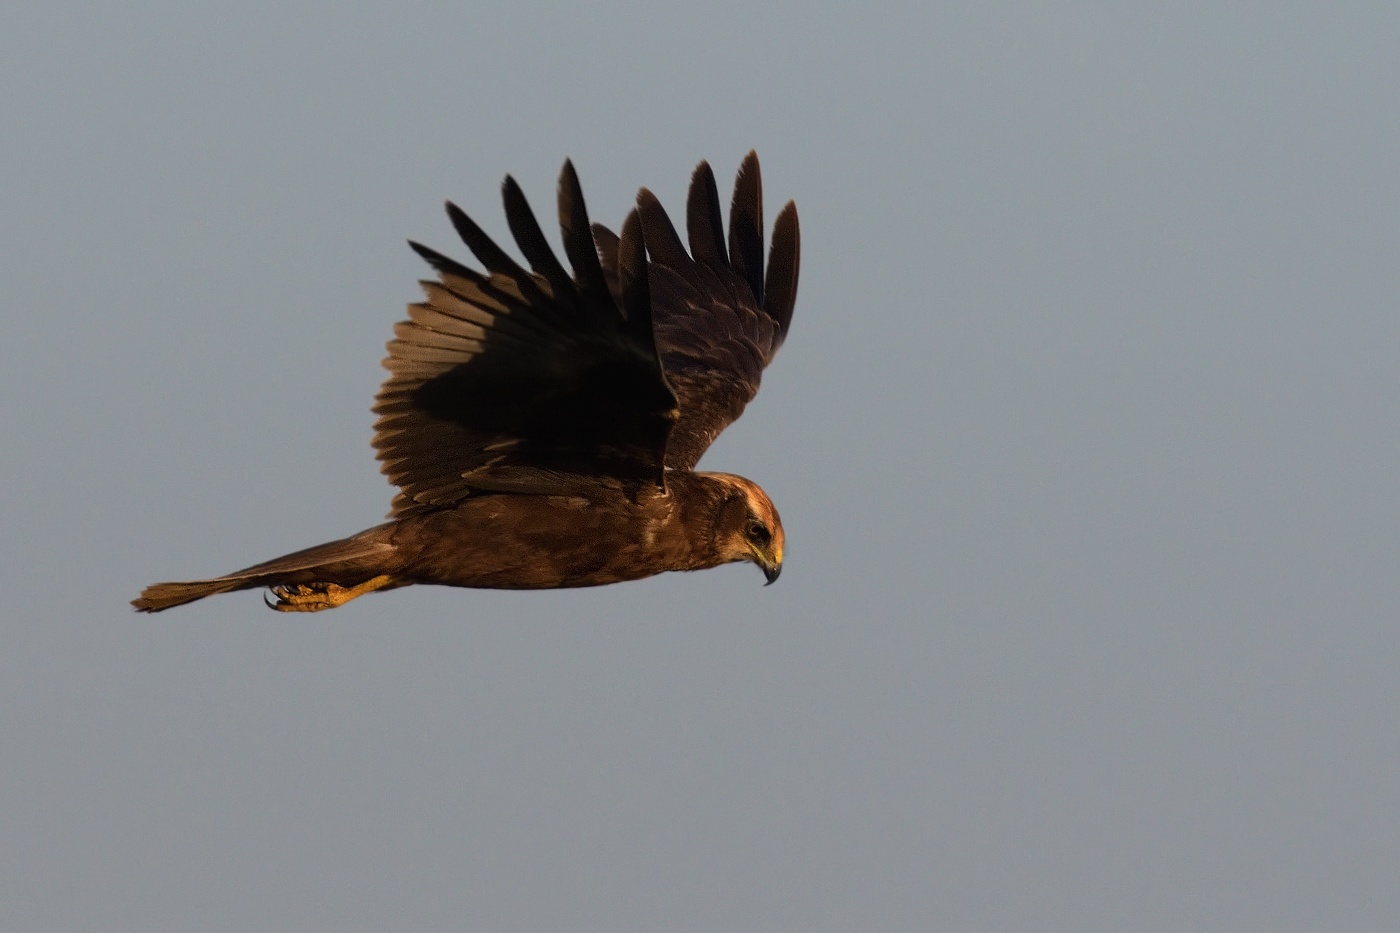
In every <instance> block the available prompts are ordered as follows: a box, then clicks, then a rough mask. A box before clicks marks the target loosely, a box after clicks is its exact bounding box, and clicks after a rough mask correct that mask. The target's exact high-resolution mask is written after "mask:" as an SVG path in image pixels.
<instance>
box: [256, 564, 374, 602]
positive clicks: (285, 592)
mask: <svg viewBox="0 0 1400 933" xmlns="http://www.w3.org/2000/svg"><path fill="white" fill-rule="evenodd" d="M392 585H394V578H393V577H391V576H389V575H388V574H387V573H385V574H380V575H379V576H377V577H371V578H370V579H368V580H366V581H365V582H364V583H360V584H357V585H355V586H338V585H336V584H334V583H291V584H287V585H286V586H274V587H270V588H269V589H271V590H272V595H273V596H276V597H277V602H275V603H274V602H271V601H270V600H268V599H267V598H266V597H264V598H263V602H265V603H267V605H268V608H270V609H276V610H277V611H278V612H320V611H321V610H322V609H334V608H335V607H336V606H343V605H345V604H346V603H348V602H349V601H350V600H352V599H354V598H355V597H356V596H363V595H365V594H366V593H373V592H374V591H375V590H382V589H384V588H385V587H386V586H392Z"/></svg>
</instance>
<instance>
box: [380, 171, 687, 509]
mask: <svg viewBox="0 0 1400 933" xmlns="http://www.w3.org/2000/svg"><path fill="white" fill-rule="evenodd" d="M503 196H504V200H505V210H506V219H507V221H508V222H509V224H510V230H511V233H512V235H513V236H514V237H515V241H516V244H517V246H518V247H519V248H520V252H521V253H522V254H523V255H524V257H525V259H526V261H527V262H528V263H529V264H530V269H529V270H526V269H524V268H523V267H521V266H520V265H519V264H517V263H516V262H515V260H514V259H512V258H511V257H510V256H509V255H507V254H506V253H505V251H504V250H502V249H501V248H500V247H499V246H497V245H496V244H495V243H494V242H493V241H492V240H491V238H490V237H489V236H487V235H486V233H485V232H484V231H482V229H481V228H480V227H478V226H477V225H476V224H475V223H474V222H473V221H472V220H471V218H470V217H468V216H467V215H466V214H465V213H463V212H462V211H461V210H460V209H458V208H457V206H456V205H454V204H452V203H450V202H449V203H448V205H447V213H448V216H449V217H450V218H451V220H452V224H453V226H454V227H455V228H456V229H457V232H458V234H459V235H460V236H461V237H462V240H463V241H464V242H465V243H466V244H467V246H468V247H470V249H471V251H472V252H473V253H474V254H475V255H476V258H477V259H478V260H479V261H480V262H481V264H482V265H483V266H484V267H485V268H486V272H485V273H481V272H476V271H474V270H472V269H469V268H467V267H466V266H463V265H461V264H460V263H458V262H456V261H455V260H453V259H449V258H448V257H446V256H443V255H442V254H440V253H437V252H435V251H434V250H431V249H429V248H427V247H425V246H421V245H419V244H417V243H410V244H409V245H410V246H412V247H413V249H414V250H415V251H416V252H417V253H418V254H419V255H420V256H422V257H423V258H424V259H426V260H427V261H428V262H429V263H430V264H431V265H432V266H433V268H434V269H436V270H437V272H438V274H439V279H438V281H435V282H434V281H425V282H422V283H421V284H422V286H423V290H424V292H425V293H426V300H424V301H422V302H420V303H418V304H413V305H409V307H408V320H406V321H401V322H399V323H398V324H396V325H395V326H394V334H395V339H394V340H391V341H390V342H389V344H388V349H389V356H388V357H387V358H386V359H385V360H384V367H385V368H386V369H388V370H389V373H390V375H389V378H388V379H387V380H386V381H385V383H384V385H383V386H382V387H381V388H380V390H379V394H378V395H377V396H376V397H375V404H374V411H375V413H377V414H378V415H379V419H378V420H377V421H376V422H375V436H374V447H375V449H376V451H377V455H378V459H379V460H380V461H382V467H381V469H382V471H383V472H384V473H385V474H387V475H388V477H389V479H390V480H391V481H392V482H393V483H394V484H395V485H397V486H398V487H399V489H400V492H399V494H398V495H397V496H395V498H394V503H393V509H392V511H391V512H390V515H391V516H401V515H404V514H409V513H412V512H415V511H421V510H425V509H429V508H433V507H437V506H443V505H449V504H451V503H453V502H456V501H459V500H460V499H462V498H464V497H465V496H468V495H470V494H471V493H472V492H474V491H480V490H510V491H520V492H567V491H569V490H570V489H572V488H578V487H579V486H580V485H585V486H586V485H589V484H596V483H598V482H604V483H626V482H638V481H641V482H654V483H657V484H664V470H663V463H664V457H665V450H666V443H667V437H668V435H669V433H670V431H671V429H672V426H673V424H674V423H675V419H676V417H677V413H676V407H677V400H676V396H675V394H674V393H673V392H672V390H671V388H670V386H669V385H668V384H667V382H666V378H665V376H664V374H663V371H662V367H661V363H660V360H659V358H658V354H657V350H656V344H655V341H654V338H653V326H654V325H653V320H652V310H651V298H650V294H649V286H648V274H647V262H646V253H645V250H644V248H643V245H642V232H641V222H640V219H639V216H638V212H637V211H633V212H632V213H631V214H630V215H629V216H628V218H627V221H626V223H625V224H624V225H623V228H622V236H621V239H620V240H619V241H618V242H616V243H615V244H614V245H615V248H616V252H615V255H616V259H615V261H614V265H613V269H611V270H610V276H606V277H605V275H604V272H603V268H602V266H601V264H600V262H599V257H598V253H597V251H596V249H595V245H594V243H593V239H592V236H591V235H590V229H589V223H588V213H587V210H586V209H585V207H584V202H583V193H582V191H581V190H580V188H579V183H578V176H577V174H576V173H575V172H574V168H573V165H572V164H571V163H569V162H565V163H564V169H563V171H562V172H561V174H560V177H559V225H560V228H561V231H562V236H563V243H564V250H565V253H566V255H567V257H568V259H569V262H570V265H571V266H572V267H573V273H572V275H571V274H570V273H569V272H567V271H566V270H565V269H564V267H563V265H561V264H560V262H559V260H558V258H557V257H556V256H555V254H554V251H553V250H552V249H551V248H550V246H549V243H548V241H547V240H546V239H545V237H544V233H543V231H541V229H540V226H539V223H538V222H537V221H536V220H535V216H534V214H533V213H532V212H531V210H530V206H529V204H528V203H527V202H526V200H525V196H524V195H523V194H522V193H521V191H520V188H519V186H518V185H517V184H516V183H515V181H514V179H512V178H510V177H507V178H506V180H505V185H504V188H503ZM609 278H611V279H612V282H613V283H614V285H615V288H610V286H609Z"/></svg>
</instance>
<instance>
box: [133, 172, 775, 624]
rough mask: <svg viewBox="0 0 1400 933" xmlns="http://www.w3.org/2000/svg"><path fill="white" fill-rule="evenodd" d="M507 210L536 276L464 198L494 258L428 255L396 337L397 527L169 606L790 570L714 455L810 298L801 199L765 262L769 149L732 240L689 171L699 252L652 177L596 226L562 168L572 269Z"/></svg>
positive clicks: (162, 598)
mask: <svg viewBox="0 0 1400 933" xmlns="http://www.w3.org/2000/svg"><path fill="white" fill-rule="evenodd" d="M503 196H504V201H505V213H506V220H507V221H508V223H509V226H510V231H511V234H512V235H513V236H514V238H515V242H516V245H517V247H518V248H519V250H520V253H521V254H522V255H523V256H524V258H525V261H526V263H527V264H528V268H526V267H525V266H522V265H521V264H519V263H518V262H517V261H516V260H515V259H513V258H511V256H510V255H509V254H508V253H507V252H506V251H505V250H503V249H501V248H500V246H498V245H497V244H496V243H495V242H493V241H492V240H491V238H490V237H489V236H487V235H486V233H485V232H483V231H482V229H481V228H480V227H479V226H477V224H476V223H475V222H473V221H472V219H471V218H470V217H468V216H467V215H466V214H465V213H463V212H462V211H461V209H459V208H458V207H457V206H456V205H455V204H452V203H451V202H448V204H447V214H448V217H449V218H450V219H451V221H452V225H453V226H454V227H455V228H456V230H457V233H458V234H459V235H460V236H461V238H462V240H463V241H464V242H465V243H466V245H467V246H468V247H469V248H470V249H471V251H472V253H474V254H475V256H476V258H477V261H478V262H479V263H480V264H481V266H483V267H484V271H477V270H474V269H471V268H468V267H467V266H465V265H462V264H460V263H459V262H457V261H456V260H453V259H450V258H448V257H447V256H444V255H443V254H441V253H438V252H436V251H434V250H432V249H429V248H428V247H426V246H422V245H420V244H418V243H414V242H410V243H409V245H410V246H411V247H412V248H413V249H414V251H415V252H417V253H418V254H419V255H420V256H422V257H423V258H424V259H425V260H427V262H428V264H429V265H431V266H432V267H433V269H434V270H436V272H437V279H436V280H434V281H424V282H422V283H421V285H422V287H423V291H424V292H425V295H426V297H425V299H424V300H423V301H421V302H419V303H417V304H412V305H409V307H408V320H406V321H400V322H399V323H398V324H396V325H395V327H394V335H395V336H394V339H393V340H391V341H390V342H389V344H388V350H389V355H388V357H387V358H386V359H385V360H384V367H385V368H386V369H387V370H388V371H389V378H388V379H387V380H386V381H385V382H384V384H383V386H382V387H381V388H380V390H379V393H378V395H377V396H376V398H375V404H374V409H373V410H374V412H375V413H376V414H377V415H378V416H379V418H378V420H377V421H376V422H375V435H374V447H375V450H376V451H377V454H378V459H379V460H380V461H381V463H382V471H383V472H384V473H385V474H387V475H388V477H389V479H390V481H391V482H392V483H394V485H396V486H397V487H398V493H397V495H396V496H395V497H394V500H393V506H392V510H391V511H390V513H389V521H388V522H386V523H384V524H382V525H377V526H375V527H373V528H370V529H368V530H366V531H362V532H360V533H359V534H356V535H351V536H350V537H348V538H344V539H341V540H339V541H331V542H329V543H327V544H321V545H318V546H316V547H312V548H307V549H306V550H302V551H297V552H295V553H292V554H288V555H286V556H284V557H278V558H276V559H274V560H270V561H267V562H265V563H261V564H256V565H254V566H252V567H248V568H247V569H245V570H240V571H238V572H236V573H231V574H228V575H226V576H222V577H215V578H213V579H209V580H197V581H191V582H184V583H157V584H155V585H153V586H149V587H147V588H146V589H145V591H144V592H143V593H142V594H141V596H140V597H139V598H138V599H135V600H133V601H132V605H133V606H135V607H136V608H137V609H138V610H140V611H142V612H158V611H160V610H162V609H168V608H170V607H171V606H178V605H181V604H183V603H188V602H192V601H194V600H196V599H201V598H203V597H205V596H210V595H213V594H215V593H226V592H229V591H231V590H243V589H256V588H261V587H267V588H269V589H270V591H271V594H272V596H273V597H275V598H274V599H273V600H268V599H267V597H264V601H265V602H267V604H268V605H269V606H271V607H272V608H274V609H278V610H281V611H283V612H315V611H318V610H322V609H330V608H334V607H336V606H340V605H343V604H344V603H346V602H348V601H350V600H351V599H354V598H356V597H357V596H361V595H363V594H365V593H369V592H373V591H375V590H387V589H393V588H395V587H400V586H408V585H410V584H414V583H437V584H444V585H447V586H465V587H489V588H497V589H543V588H552V587H572V586H597V585H601V584H606V583H615V582H618V581H621V580H636V579H640V578H642V577H648V576H651V575H653V574H657V573H661V572H663V571H667V570H699V569H703V568H707V567H715V566H718V565H720V564H725V563H730V562H733V561H750V562H752V563H754V564H757V565H758V566H759V567H760V568H761V569H762V570H763V573H764V575H765V576H766V577H767V579H768V582H769V583H771V582H773V581H774V580H776V579H777V578H778V572H779V571H780V570H781V569H782V566H783V526H782V523H781V522H780V521H779V520H778V513H777V510H776V509H774V507H773V503H772V502H771V501H770V500H769V498H768V496H767V494H765V493H764V492H763V490H762V489H760V488H759V487H758V486H757V485H756V484H754V483H752V482H750V481H749V480H747V479H744V478H742V477H739V476H734V475H731V474H727V473H706V472H697V471H696V470H695V469H694V467H695V464H696V462H697V461H698V460H699V459H700V456H701V455H702V454H703V453H704V452H705V449H706V448H707V447H709V446H710V443H711V442H712V441H714V439H715V437H717V436H718V435H719V433H720V432H721V431H723V430H724V428H725V427H726V426H728V425H729V424H730V423H731V422H733V421H734V420H735V419H736V418H738V417H739V415H740V414H741V413H742V412H743V411H744V407H745V406H746V405H747V404H748V402H749V400H750V399H752V398H753V397H754V394H755V393H756V392H757V391H758V386H759V380H760V378H761V377H762V374H763V370H764V368H765V367H766V366H767V365H768V364H769V362H771V361H772V359H773V356H774V354H776V353H777V351H778V348H779V347H780V346H781V345H782V343H783V339H784V338H785V337H786V336H787V332H788V325H789V323H790V322H791V320H792V309H793V304H794V302H795V301H796V298H797V273H798V264H799V261H798V260H799V233H798V224H797V208H796V206H795V205H794V204H793V203H792V202H789V203H788V204H787V206H785V207H784V208H783V209H782V211H781V212H780V213H779V214H778V216H777V219H776V220H775V222H774V225H773V234H772V241H771V245H770V247H769V249H768V251H767V266H766V269H765V265H764V259H765V255H764V253H765V250H764V223H763V192H762V185H761V182H760V176H759V168H758V156H757V155H756V154H755V153H753V152H750V153H749V154H748V156H747V157H746V158H745V159H744V161H743V164H742V165H741V167H740V169H739V173H738V178H737V180H736V181H735V185H734V195H733V198H732V200H731V203H730V209H729V230H728V233H727V235H726V232H725V229H724V222H723V219H722V216H721V208H720V199H719V193H718V190H717V188H716V186H715V178H714V173H713V172H711V170H710V166H709V165H708V164H706V163H705V162H701V163H700V164H699V166H698V167H697V168H696V169H695V172H694V174H693V176H692V177H691V184H690V193H689V197H688V200H687V204H686V224H685V226H686V233H687V239H688V240H689V244H690V248H689V251H687V250H686V247H685V246H684V245H682V242H681V239H680V237H679V236H678V235H677V233H676V230H675V227H673V226H672V224H671V220H670V218H669V217H668V216H667V214H666V211H665V209H664V208H662V206H661V203H660V202H659V201H658V200H657V199H656V196H655V195H653V194H652V193H651V192H650V191H648V190H647V189H645V188H643V189H641V191H640V192H638V195H637V203H636V206H635V207H634V209H633V210H632V211H631V212H630V213H629V214H628V215H627V218H626V220H625V221H624V222H623V224H622V228H621V232H620V234H617V233H613V232H612V231H611V230H609V229H608V228H606V227H604V226H602V225H601V224H593V225H590V223H589V219H588V213H587V210H586V209H585V207H584V203H583V193H582V191H581V189H580V187H579V181H578V176H577V174H576V173H575V171H574V168H573V165H572V164H571V163H570V162H567V161H566V162H565V163H564V167H563V171H562V172H561V174H560V178H559V189H558V203H559V227H560V232H561V237H562V241H563V246H564V253H565V256H566V257H567V259H568V262H569V265H570V266H571V268H572V271H569V270H568V269H566V268H565V267H564V265H563V264H562V263H560V261H559V258H558V257H557V256H556V254H555V252H554V250H553V249H552V248H551V247H550V245H549V242H548V240H547V239H546V238H545V235H544V233H543V231H542V230H541V228H540V225H539V223H538V221H537V220H536V219H535V215H534V213H533V212H532V211H531V209H530V206H529V204H528V203H527V202H526V200H525V196H524V194H523V193H522V192H521V190H520V187H519V185H517V184H516V182H515V180H514V179H512V178H511V177H509V176H507V177H506V179H505V183H504V185H503Z"/></svg>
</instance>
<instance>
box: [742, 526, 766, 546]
mask: <svg viewBox="0 0 1400 933" xmlns="http://www.w3.org/2000/svg"><path fill="white" fill-rule="evenodd" d="M744 537H746V538H748V539H749V540H750V541H752V542H753V543H754V544H758V545H767V544H768V540H769V537H770V536H769V534H768V529H767V528H764V527H763V523H762V522H749V523H748V525H747V526H745V528H744Z"/></svg>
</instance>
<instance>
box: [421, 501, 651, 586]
mask: <svg viewBox="0 0 1400 933" xmlns="http://www.w3.org/2000/svg"><path fill="white" fill-rule="evenodd" d="M624 505H626V503H625V500H624V502H623V503H621V504H615V503H611V502H586V501H584V500H580V499H576V498H572V497H553V496H514V495H503V496H483V497H481V498H479V499H468V500H466V501H465V502H463V503H461V504H459V505H457V506H455V507H453V508H452V509H448V510H444V511H442V512H434V513H431V514H428V515H424V516H422V517H420V518H416V519H410V520H406V521H405V522H403V523H402V527H401V528H400V529H398V530H396V533H395V536H394V544H395V547H396V549H397V550H398V551H399V553H400V554H402V555H403V556H404V557H405V558H406V561H405V570H404V575H405V576H406V577H409V578H410V579H412V580H413V581H414V582H415V583H437V584H441V585H444V586H463V587H477V588H483V589H554V588H562V587H582V586H602V585H605V584H608V583H618V582H621V581H624V580H637V579H641V578H643V577H649V576H652V575H653V574H656V573H660V572H662V571H664V570H670V569H679V568H673V567H671V566H668V565H667V563H668V562H667V560H666V559H665V555H664V554H662V553H661V552H660V551H658V550H657V549H656V548H655V541H656V534H655V529H654V528H651V527H650V525H651V523H650V522H649V520H648V518H647V516H645V515H642V514H640V513H639V511H638V510H637V509H635V508H630V507H622V506H624Z"/></svg>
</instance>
